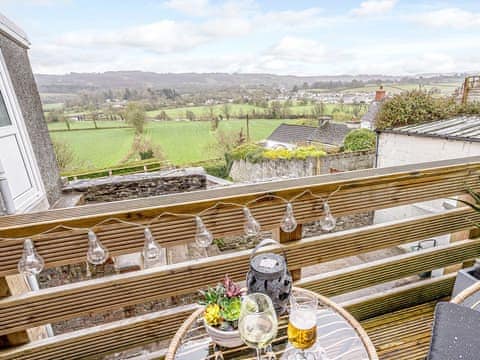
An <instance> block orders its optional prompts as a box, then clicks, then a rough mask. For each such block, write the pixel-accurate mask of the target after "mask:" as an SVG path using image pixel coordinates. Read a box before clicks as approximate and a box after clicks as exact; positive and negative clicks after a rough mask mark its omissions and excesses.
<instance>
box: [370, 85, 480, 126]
mask: <svg viewBox="0 0 480 360" xmlns="http://www.w3.org/2000/svg"><path fill="white" fill-rule="evenodd" d="M461 114H480V106H478V104H476V105H475V104H474V105H472V104H468V105H459V104H457V103H456V102H455V99H454V98H446V99H445V98H435V97H433V96H432V95H431V94H429V93H427V92H425V91H420V90H413V91H408V92H404V93H402V94H399V95H395V96H394V97H392V98H391V99H388V100H386V101H385V102H384V104H383V106H382V108H381V110H380V112H379V113H378V115H377V119H376V121H375V125H376V128H377V129H386V128H392V127H396V126H404V125H410V124H419V123H423V122H430V121H435V120H441V119H446V118H448V117H451V116H455V115H461Z"/></svg>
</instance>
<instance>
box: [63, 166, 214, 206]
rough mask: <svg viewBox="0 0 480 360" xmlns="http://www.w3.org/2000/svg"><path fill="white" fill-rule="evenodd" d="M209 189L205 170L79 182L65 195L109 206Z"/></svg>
mask: <svg viewBox="0 0 480 360" xmlns="http://www.w3.org/2000/svg"><path fill="white" fill-rule="evenodd" d="M206 188H207V177H206V174H205V171H204V170H203V169H202V168H189V169H181V170H174V171H167V172H165V171H160V172H151V173H142V174H132V175H119V176H112V177H106V178H100V179H91V180H76V181H72V182H70V184H69V185H68V186H67V187H65V188H64V192H77V193H82V194H83V201H84V202H85V203H86V204H88V203H99V202H110V201H119V200H128V199H137V198H142V197H149V196H157V195H165V194H173V193H180V192H186V191H194V190H204V189H206Z"/></svg>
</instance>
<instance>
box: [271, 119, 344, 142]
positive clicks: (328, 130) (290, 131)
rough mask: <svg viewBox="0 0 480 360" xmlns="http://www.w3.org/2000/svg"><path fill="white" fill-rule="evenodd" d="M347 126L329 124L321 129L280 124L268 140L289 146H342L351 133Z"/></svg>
mask: <svg viewBox="0 0 480 360" xmlns="http://www.w3.org/2000/svg"><path fill="white" fill-rule="evenodd" d="M350 130H351V129H350V128H349V127H348V126H347V125H345V124H337V123H332V122H327V123H325V124H323V125H322V126H321V127H314V126H305V125H291V124H280V125H279V126H278V127H277V128H276V129H275V130H274V131H273V132H272V133H271V134H270V136H269V137H268V138H267V140H271V141H277V142H282V143H288V144H297V143H301V142H319V143H322V144H327V145H334V146H341V145H342V144H343V139H344V138H345V136H347V134H348V133H349V132H350Z"/></svg>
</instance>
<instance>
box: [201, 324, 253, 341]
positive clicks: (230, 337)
mask: <svg viewBox="0 0 480 360" xmlns="http://www.w3.org/2000/svg"><path fill="white" fill-rule="evenodd" d="M203 323H204V325H205V329H206V330H207V333H208V335H209V336H210V337H211V338H212V341H213V342H214V343H216V344H217V345H220V346H223V347H226V348H233V347H237V346H240V345H242V344H243V341H242V339H241V338H240V332H239V331H238V330H233V331H223V330H220V329H217V328H215V327H213V326H210V325H208V324H207V323H206V322H205V321H204V322H203Z"/></svg>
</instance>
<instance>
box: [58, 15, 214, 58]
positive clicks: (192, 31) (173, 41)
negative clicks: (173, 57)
mask: <svg viewBox="0 0 480 360" xmlns="http://www.w3.org/2000/svg"><path fill="white" fill-rule="evenodd" d="M208 39H209V37H208V36H207V35H206V34H202V33H199V32H198V29H197V27H196V26H194V25H193V24H191V23H187V22H176V21H173V20H162V21H159V22H156V23H152V24H147V25H140V26H134V27H129V28H126V29H123V30H119V31H77V32H71V33H67V34H64V35H62V36H61V37H60V38H58V39H57V40H56V44H58V45H63V46H68V47H76V48H79V47H81V48H84V47H87V46H93V47H106V46H108V47H131V48H144V49H147V50H150V51H154V52H158V53H173V52H178V51H185V50H189V49H191V48H194V47H196V46H198V45H200V44H203V43H205V42H207V41H208ZM105 51H108V50H105Z"/></svg>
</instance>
